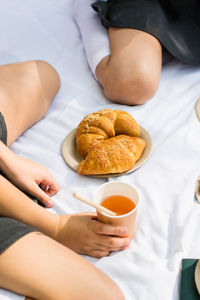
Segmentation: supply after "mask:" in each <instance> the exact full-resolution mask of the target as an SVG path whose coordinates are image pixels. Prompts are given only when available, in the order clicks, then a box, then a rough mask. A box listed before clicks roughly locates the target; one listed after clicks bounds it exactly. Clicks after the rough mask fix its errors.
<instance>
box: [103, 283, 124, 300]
mask: <svg viewBox="0 0 200 300" xmlns="http://www.w3.org/2000/svg"><path fill="white" fill-rule="evenodd" d="M107 294H109V298H108V299H109V300H125V298H124V296H123V294H122V291H121V290H120V288H119V287H118V286H117V285H116V284H114V285H113V286H112V287H111V288H110V291H109V293H108V290H107Z"/></svg>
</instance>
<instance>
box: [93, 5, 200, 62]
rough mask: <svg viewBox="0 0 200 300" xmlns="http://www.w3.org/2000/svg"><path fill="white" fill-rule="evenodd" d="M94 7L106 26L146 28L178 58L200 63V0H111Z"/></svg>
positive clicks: (143, 29)
mask: <svg viewBox="0 0 200 300" xmlns="http://www.w3.org/2000/svg"><path fill="white" fill-rule="evenodd" d="M92 7H93V9H95V10H96V11H97V12H98V14H99V15H100V17H101V20H102V23H103V25H104V26H105V27H120V28H133V29H138V30H142V31H145V32H147V33H150V34H152V35H153V36H155V37H156V38H157V39H158V40H160V42H161V43H162V45H163V46H165V47H166V48H167V50H168V51H169V52H170V53H171V54H172V55H173V56H175V57H176V58H178V59H180V60H182V61H184V62H186V63H190V64H194V65H200V1H199V0H175V1H174V0H108V1H107V2H104V1H98V2H95V3H93V4H92Z"/></svg>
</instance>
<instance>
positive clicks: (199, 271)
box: [194, 260, 200, 294]
mask: <svg viewBox="0 0 200 300" xmlns="http://www.w3.org/2000/svg"><path fill="white" fill-rule="evenodd" d="M194 280H195V283H196V287H197V290H198V292H199V294H200V260H199V261H198V263H197V264H196V268H195V272H194Z"/></svg>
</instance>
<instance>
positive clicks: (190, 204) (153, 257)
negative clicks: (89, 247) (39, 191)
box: [0, 0, 200, 300]
mask: <svg viewBox="0 0 200 300" xmlns="http://www.w3.org/2000/svg"><path fill="white" fill-rule="evenodd" d="M0 4H1V5H0V7H1V10H0V19H1V29H0V63H1V64H4V63H8V62H14V61H22V60H29V59H44V60H47V61H48V62H50V63H51V64H53V65H54V66H55V67H56V68H57V70H58V71H59V73H60V76H61V80H62V88H61V91H60V93H59V94H58V96H57V97H56V98H55V100H54V102H53V104H52V106H51V108H50V110H49V112H48V114H47V116H46V117H45V118H44V119H43V120H42V121H41V122H40V123H38V124H37V125H35V126H33V127H32V128H31V129H29V130H28V131H27V132H25V133H24V135H23V136H22V137H21V138H19V139H18V140H17V141H16V142H15V144H14V145H13V147H12V150H13V151H15V152H16V153H18V154H19V155H22V156H25V157H28V158H30V159H33V160H36V161H38V162H40V163H43V164H44V165H45V166H47V167H48V168H49V169H50V171H51V172H52V173H53V174H54V176H55V177H56V179H57V180H58V182H59V184H60V186H61V191H60V192H59V193H58V194H57V195H56V196H54V200H55V202H56V206H55V208H54V209H53V211H54V212H56V213H59V214H64V213H73V212H80V211H87V210H88V209H89V207H87V205H85V204H83V203H81V202H79V201H78V200H75V199H73V198H72V196H71V194H72V192H73V191H76V192H78V193H81V194H84V195H85V196H87V197H92V193H93V192H94V190H95V189H96V187H98V186H99V185H100V184H102V183H104V182H105V181H106V180H104V179H95V178H87V177H82V176H79V175H77V174H76V173H75V172H74V171H72V170H71V169H70V168H69V167H68V166H66V164H65V163H64V161H63V159H62V157H61V154H60V146H61V142H62V140H63V139H64V137H65V135H66V134H67V133H68V132H69V131H70V130H71V129H73V128H74V127H76V126H77V124H78V123H79V122H80V120H81V119H82V118H83V116H85V115H86V114H88V113H91V112H94V111H97V110H99V109H103V108H116V109H123V110H126V111H127V112H129V113H130V114H131V115H132V116H133V117H134V118H135V119H136V120H137V121H138V122H139V123H140V124H141V125H142V126H143V127H145V128H146V129H147V130H148V131H149V132H150V134H151V136H152V138H153V143H154V148H153V153H152V156H151V158H150V159H149V161H148V162H147V163H146V164H145V165H144V166H143V167H142V168H140V169H139V170H137V171H136V172H134V173H132V174H129V175H128V176H123V177H120V178H115V179H112V180H122V181H124V182H128V183H131V184H132V185H133V186H135V187H136V189H137V190H138V192H139V195H140V199H141V209H140V214H139V217H138V223H137V224H138V225H137V230H136V236H135V238H134V240H133V242H132V244H131V247H130V249H127V250H125V251H122V252H118V253H113V254H112V255H110V256H109V257H106V258H102V259H100V260H98V259H92V258H89V257H87V259H88V260H89V261H91V262H92V263H94V264H95V265H96V266H97V267H99V268H100V269H102V270H103V271H104V272H106V273H107V274H109V275H110V276H111V277H112V278H113V279H114V280H115V281H116V282H117V283H118V284H119V286H120V287H121V289H122V291H123V293H124V295H125V297H126V300H146V299H149V300H160V299H162V300H169V299H172V300H176V299H178V293H179V280H180V263H181V259H182V258H183V257H192V258H198V257H200V237H199V226H200V206H199V204H197V202H196V201H195V199H194V184H195V180H196V178H197V176H198V175H199V172H200V138H199V134H200V123H199V122H198V120H197V118H196V115H195V112H194V105H195V101H196V100H197V98H198V97H199V96H200V84H199V78H200V69H199V68H196V67H191V66H188V65H185V64H183V63H180V62H178V61H175V60H172V61H170V62H168V63H167V65H165V66H164V68H163V71H162V78H161V83H160V87H159V90H158V92H157V94H156V96H155V97H154V98H153V99H152V100H151V101H149V102H148V103H147V104H146V105H143V106H139V107H128V106H120V105H115V104H111V103H110V102H109V101H107V100H106V99H105V98H104V97H103V95H102V91H101V88H100V87H99V85H98V84H97V82H96V81H95V79H94V77H93V76H92V74H91V72H90V69H89V67H88V65H87V61H86V58H85V53H84V50H83V45H82V41H81V38H80V33H79V30H78V28H77V25H76V24H75V22H74V19H73V14H72V12H73V11H72V6H73V0H60V1H57V0H43V1H39V0H29V1H27V0H7V1H3V0H0ZM27 101H28V99H27ZM0 299H1V300H11V299H12V300H20V299H23V297H21V296H17V295H15V294H13V293H10V292H6V291H4V290H0Z"/></svg>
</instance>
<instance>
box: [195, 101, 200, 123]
mask: <svg viewBox="0 0 200 300" xmlns="http://www.w3.org/2000/svg"><path fill="white" fill-rule="evenodd" d="M195 112H196V115H197V119H198V120H199V121H200V98H199V99H198V100H197V102H196V105H195Z"/></svg>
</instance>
